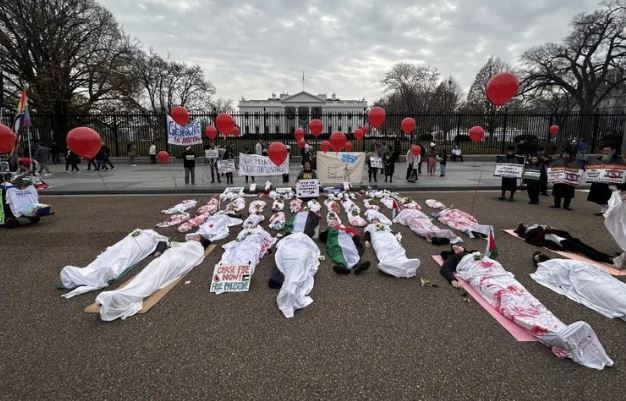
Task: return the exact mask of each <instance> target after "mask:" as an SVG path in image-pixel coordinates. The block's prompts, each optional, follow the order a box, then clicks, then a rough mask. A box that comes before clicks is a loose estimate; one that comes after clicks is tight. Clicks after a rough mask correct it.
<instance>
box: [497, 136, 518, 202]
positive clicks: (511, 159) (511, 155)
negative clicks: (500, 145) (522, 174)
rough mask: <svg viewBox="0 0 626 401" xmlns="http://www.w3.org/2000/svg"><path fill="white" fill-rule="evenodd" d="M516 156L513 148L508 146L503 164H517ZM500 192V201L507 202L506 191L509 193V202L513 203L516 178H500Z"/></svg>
mask: <svg viewBox="0 0 626 401" xmlns="http://www.w3.org/2000/svg"><path fill="white" fill-rule="evenodd" d="M517 160H518V159H517V156H515V148H514V147H513V146H509V147H507V148H506V156H504V162H506V163H517ZM500 189H501V190H502V195H500V198H499V199H500V200H507V198H506V191H511V195H510V196H509V198H508V200H509V202H513V195H515V191H517V178H510V177H502V184H501V186H500Z"/></svg>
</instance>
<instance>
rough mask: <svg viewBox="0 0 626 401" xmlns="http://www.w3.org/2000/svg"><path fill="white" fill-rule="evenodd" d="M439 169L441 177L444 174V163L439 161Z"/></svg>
mask: <svg viewBox="0 0 626 401" xmlns="http://www.w3.org/2000/svg"><path fill="white" fill-rule="evenodd" d="M439 171H440V172H441V174H440V176H441V177H443V176H444V175H446V165H445V164H441V163H439Z"/></svg>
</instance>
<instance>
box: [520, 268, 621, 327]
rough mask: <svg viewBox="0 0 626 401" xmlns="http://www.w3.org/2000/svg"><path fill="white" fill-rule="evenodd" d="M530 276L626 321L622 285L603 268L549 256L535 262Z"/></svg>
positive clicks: (546, 285) (588, 305) (610, 315)
mask: <svg viewBox="0 0 626 401" xmlns="http://www.w3.org/2000/svg"><path fill="white" fill-rule="evenodd" d="M530 277H532V278H533V280H535V281H536V282H538V283H539V284H541V285H543V286H545V287H548V288H549V289H551V290H552V291H554V292H556V293H558V294H561V295H565V296H566V297H568V298H569V299H571V300H573V301H576V302H578V303H580V304H583V305H585V306H587V307H588V308H591V309H593V310H594V311H596V312H598V313H600V314H602V315H604V316H606V317H608V318H611V319H613V318H620V319H623V320H626V284H624V283H622V282H621V281H619V280H618V279H616V278H615V277H613V276H611V275H610V274H609V273H608V272H607V271H606V270H604V269H601V268H599V267H596V266H593V265H590V264H587V263H584V262H580V261H578V260H572V259H550V260H547V261H545V262H541V263H539V265H538V266H537V271H536V272H535V273H533V274H531V275H530Z"/></svg>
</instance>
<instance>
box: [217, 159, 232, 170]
mask: <svg viewBox="0 0 626 401" xmlns="http://www.w3.org/2000/svg"><path fill="white" fill-rule="evenodd" d="M217 171H218V172H219V173H232V172H233V171H235V160H234V159H228V160H218V161H217Z"/></svg>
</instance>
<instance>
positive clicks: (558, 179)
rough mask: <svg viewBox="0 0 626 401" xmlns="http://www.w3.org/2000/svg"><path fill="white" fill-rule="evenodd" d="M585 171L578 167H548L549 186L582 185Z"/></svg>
mask: <svg viewBox="0 0 626 401" xmlns="http://www.w3.org/2000/svg"><path fill="white" fill-rule="evenodd" d="M583 173H584V172H583V170H582V169H580V168H576V167H548V184H568V185H573V186H578V185H580V182H581V181H582V179H583Z"/></svg>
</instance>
